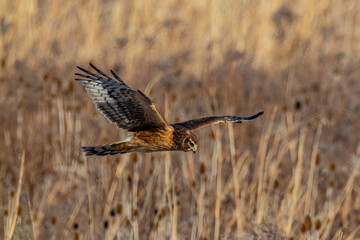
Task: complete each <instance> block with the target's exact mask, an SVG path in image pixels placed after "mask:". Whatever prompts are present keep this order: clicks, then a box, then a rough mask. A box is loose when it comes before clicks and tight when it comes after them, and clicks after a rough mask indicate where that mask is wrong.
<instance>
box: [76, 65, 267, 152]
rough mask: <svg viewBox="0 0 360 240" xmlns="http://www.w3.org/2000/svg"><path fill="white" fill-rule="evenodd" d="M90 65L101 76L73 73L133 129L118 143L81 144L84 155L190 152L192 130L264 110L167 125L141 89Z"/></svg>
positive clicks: (114, 118)
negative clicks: (93, 145) (238, 115)
mask: <svg viewBox="0 0 360 240" xmlns="http://www.w3.org/2000/svg"><path fill="white" fill-rule="evenodd" d="M90 66H91V67H92V68H93V69H94V70H95V71H96V72H97V73H98V74H100V75H98V74H94V73H92V72H90V71H88V70H86V69H83V68H81V67H78V68H79V69H80V70H81V71H83V73H75V75H77V76H80V77H82V78H77V79H75V80H78V81H81V83H82V84H83V85H84V86H85V88H86V91H87V92H88V94H89V95H90V97H91V99H92V101H93V103H94V104H95V106H96V108H97V109H98V110H100V112H102V113H103V114H104V115H105V117H106V118H107V119H108V120H109V121H110V122H111V123H115V124H116V125H117V127H119V128H123V129H125V130H128V131H129V132H134V133H133V134H132V135H130V136H129V137H127V138H125V139H123V140H122V141H120V142H114V143H110V144H106V145H103V146H95V147H82V148H81V149H82V150H83V152H85V153H86V156H90V155H98V156H105V155H114V154H118V153H129V152H155V151H193V152H194V153H195V152H196V150H197V139H198V138H197V136H196V135H195V134H194V133H193V131H194V130H196V129H199V128H201V127H205V126H208V125H211V124H215V123H226V122H233V123H241V122H242V121H252V120H254V119H256V118H258V117H259V116H261V115H262V114H263V113H264V112H259V113H258V114H256V115H254V116H251V117H236V116H221V117H205V118H199V119H194V120H190V121H187V122H182V123H175V124H168V123H167V122H166V121H165V119H164V118H163V117H162V116H161V114H160V113H159V112H158V110H157V109H156V107H155V105H154V103H153V102H152V101H151V99H150V98H149V97H148V96H146V95H145V94H144V93H142V92H141V91H140V90H137V91H135V90H134V89H132V88H130V87H128V86H127V85H126V84H125V83H124V82H123V81H122V80H121V79H120V78H119V77H118V76H117V75H116V74H115V73H114V72H113V71H112V70H110V71H111V73H112V75H113V76H114V78H111V77H109V76H107V75H106V74H104V73H103V72H102V71H100V70H99V69H98V68H96V67H95V66H94V65H92V64H90Z"/></svg>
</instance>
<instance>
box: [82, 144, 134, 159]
mask: <svg viewBox="0 0 360 240" xmlns="http://www.w3.org/2000/svg"><path fill="white" fill-rule="evenodd" d="M81 150H82V151H83V152H84V153H85V156H93V155H96V156H106V155H115V154H118V153H120V154H123V153H128V152H133V151H134V148H133V147H131V146H129V142H128V141H121V142H115V143H110V144H107V145H103V146H94V147H81Z"/></svg>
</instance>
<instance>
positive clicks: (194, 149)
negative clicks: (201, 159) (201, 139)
mask: <svg viewBox="0 0 360 240" xmlns="http://www.w3.org/2000/svg"><path fill="white" fill-rule="evenodd" d="M196 150H197V146H196V145H194V147H192V148H191V151H192V152H193V153H194V154H195V153H196Z"/></svg>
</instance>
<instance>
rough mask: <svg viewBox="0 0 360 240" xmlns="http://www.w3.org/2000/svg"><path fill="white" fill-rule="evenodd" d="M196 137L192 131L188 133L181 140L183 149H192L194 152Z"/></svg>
mask: <svg viewBox="0 0 360 240" xmlns="http://www.w3.org/2000/svg"><path fill="white" fill-rule="evenodd" d="M197 141H198V138H197V136H196V135H195V134H194V133H189V134H188V135H187V136H186V137H185V138H184V140H183V142H182V147H183V149H184V151H192V152H193V153H196V150H197Z"/></svg>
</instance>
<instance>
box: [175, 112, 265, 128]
mask: <svg viewBox="0 0 360 240" xmlns="http://www.w3.org/2000/svg"><path fill="white" fill-rule="evenodd" d="M263 113H264V112H259V113H258V114H256V115H254V116H251V117H236V116H221V117H204V118H199V119H193V120H190V121H186V122H182V123H176V124H173V125H172V126H183V127H186V128H188V129H189V130H196V129H199V128H202V127H206V126H209V125H211V124H216V123H226V122H232V123H241V122H242V121H245V122H250V121H252V120H254V119H256V118H258V117H260V116H261V115H262V114H263Z"/></svg>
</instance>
